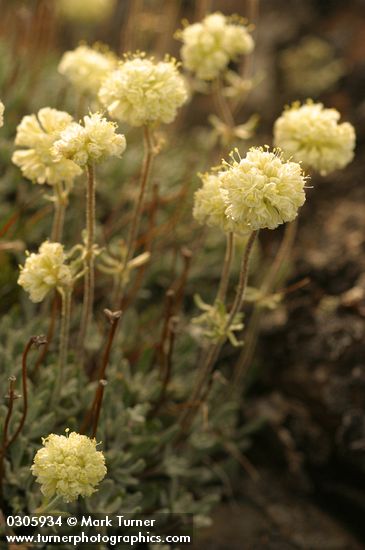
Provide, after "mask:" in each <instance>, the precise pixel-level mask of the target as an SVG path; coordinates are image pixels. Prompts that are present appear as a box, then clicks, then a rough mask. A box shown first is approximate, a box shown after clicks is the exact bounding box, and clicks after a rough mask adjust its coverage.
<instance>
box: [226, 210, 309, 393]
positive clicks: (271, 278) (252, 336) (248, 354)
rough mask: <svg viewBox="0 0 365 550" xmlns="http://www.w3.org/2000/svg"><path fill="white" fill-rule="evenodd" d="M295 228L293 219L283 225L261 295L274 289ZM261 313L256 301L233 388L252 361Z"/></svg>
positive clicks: (262, 285)
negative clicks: (276, 250)
mask: <svg viewBox="0 0 365 550" xmlns="http://www.w3.org/2000/svg"><path fill="white" fill-rule="evenodd" d="M297 228H298V222H297V220H294V221H293V222H291V223H289V224H287V225H286V226H285V233H284V237H283V239H282V241H281V244H280V247H279V250H278V252H277V254H276V256H275V259H274V261H273V262H272V264H271V266H270V268H269V270H268V272H267V274H266V277H265V278H264V280H263V282H262V284H261V287H260V291H261V294H262V295H263V296H267V295H269V294H270V293H271V292H272V291H273V290H274V289H275V287H276V284H277V280H278V275H280V271H281V269H282V267H283V264H284V263H285V261H286V260H287V258H288V257H289V256H290V253H291V251H292V248H293V244H294V241H295V236H296V233H297ZM262 313H263V310H262V308H261V307H260V304H257V303H256V304H255V306H254V309H253V312H252V315H251V319H250V324H249V327H248V331H247V336H246V345H245V347H244V348H243V349H242V351H241V353H240V356H239V358H238V361H237V364H236V366H235V371H234V372H235V374H234V378H233V383H234V386H235V388H239V387H240V386H241V384H242V381H243V379H244V377H245V375H246V373H247V371H248V369H249V366H250V364H251V362H252V359H253V356H254V353H255V349H256V344H257V340H258V332H259V329H260V320H261V316H262Z"/></svg>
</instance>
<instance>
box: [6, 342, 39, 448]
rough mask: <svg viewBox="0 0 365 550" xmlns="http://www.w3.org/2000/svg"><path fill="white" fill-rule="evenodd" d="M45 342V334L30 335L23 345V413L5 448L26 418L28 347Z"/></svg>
mask: <svg viewBox="0 0 365 550" xmlns="http://www.w3.org/2000/svg"><path fill="white" fill-rule="evenodd" d="M46 342H47V339H46V337H45V336H32V337H31V338H29V341H28V343H27V345H26V346H25V349H24V351H23V357H22V388H23V414H22V417H21V419H20V422H19V426H18V428H17V430H16V431H15V433H14V435H13V437H12V438H11V439H10V441H9V442H8V444H7V448H9V447H10V445H12V443H14V441H15V440H16V438H17V437H18V435H19V434H20V432H21V431H22V429H23V427H24V424H25V420H26V418H27V412H28V388H27V360H28V353H29V351H30V348H31V347H32V346H33V344H35V345H36V346H37V347H39V346H42V345H44V344H45V343H46Z"/></svg>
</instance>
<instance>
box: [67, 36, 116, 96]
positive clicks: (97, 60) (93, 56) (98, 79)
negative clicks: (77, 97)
mask: <svg viewBox="0 0 365 550" xmlns="http://www.w3.org/2000/svg"><path fill="white" fill-rule="evenodd" d="M116 67H117V59H116V57H115V56H114V55H113V54H112V53H111V52H109V51H107V50H105V51H104V52H103V51H101V49H100V48H99V49H98V48H97V47H94V48H89V47H88V46H85V45H81V46H79V47H78V48H76V49H75V50H72V51H69V52H65V53H64V54H63V56H62V59H61V61H60V64H59V66H58V72H59V73H61V74H62V75H64V76H65V77H66V78H67V79H68V80H69V81H70V82H71V84H72V85H73V86H75V88H77V89H78V90H79V91H80V92H85V93H92V94H97V93H98V91H99V88H100V86H101V84H102V82H103V80H104V79H105V77H106V76H107V75H108V74H109V73H110V72H111V71H113V70H114V69H115V68H116Z"/></svg>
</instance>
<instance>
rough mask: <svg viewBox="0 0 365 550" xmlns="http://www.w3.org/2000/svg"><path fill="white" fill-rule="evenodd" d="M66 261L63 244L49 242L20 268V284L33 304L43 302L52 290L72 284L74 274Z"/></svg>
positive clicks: (30, 256)
mask: <svg viewBox="0 0 365 550" xmlns="http://www.w3.org/2000/svg"><path fill="white" fill-rule="evenodd" d="M65 260H66V258H65V254H64V251H63V246H62V244H60V243H53V242H52V243H50V242H48V241H45V242H44V243H43V244H41V246H40V247H39V251H38V253H35V252H33V253H32V254H29V255H28V257H27V259H26V260H25V264H24V266H20V275H19V278H18V284H19V285H20V286H22V287H23V288H24V290H25V291H26V292H28V293H29V295H30V299H31V300H32V302H35V303H36V302H42V300H43V299H44V297H45V296H46V295H47V294H48V292H50V290H53V289H54V288H59V289H60V288H65V287H69V286H70V285H71V284H72V272H71V269H70V267H69V266H68V265H66V263H65Z"/></svg>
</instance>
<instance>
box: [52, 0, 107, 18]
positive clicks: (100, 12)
mask: <svg viewBox="0 0 365 550" xmlns="http://www.w3.org/2000/svg"><path fill="white" fill-rule="evenodd" d="M115 3H116V0H57V8H58V9H59V11H60V13H61V15H62V16H63V17H65V18H66V19H70V20H71V21H80V22H85V23H92V22H94V21H103V20H105V19H107V18H108V17H110V16H111V14H112V12H113V10H114V8H115Z"/></svg>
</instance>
